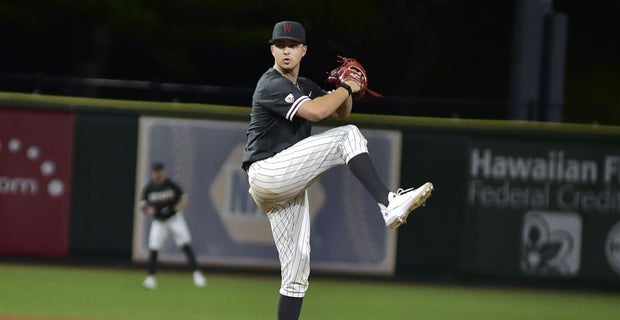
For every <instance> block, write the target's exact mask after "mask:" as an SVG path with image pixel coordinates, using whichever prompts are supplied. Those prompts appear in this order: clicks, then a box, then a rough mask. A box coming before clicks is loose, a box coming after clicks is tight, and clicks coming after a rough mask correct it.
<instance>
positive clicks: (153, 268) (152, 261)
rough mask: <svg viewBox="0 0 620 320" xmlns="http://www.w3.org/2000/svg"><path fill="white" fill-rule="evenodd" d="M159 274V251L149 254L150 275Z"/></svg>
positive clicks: (152, 251)
mask: <svg viewBox="0 0 620 320" xmlns="http://www.w3.org/2000/svg"><path fill="white" fill-rule="evenodd" d="M155 272H157V250H151V251H150V252H149V275H155Z"/></svg>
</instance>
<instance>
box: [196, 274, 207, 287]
mask: <svg viewBox="0 0 620 320" xmlns="http://www.w3.org/2000/svg"><path fill="white" fill-rule="evenodd" d="M194 285H195V286H196V287H199V288H202V287H204V286H206V285H207V278H205V276H203V275H202V272H200V271H198V270H196V271H194Z"/></svg>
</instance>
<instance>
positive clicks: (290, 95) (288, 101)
mask: <svg viewBox="0 0 620 320" xmlns="http://www.w3.org/2000/svg"><path fill="white" fill-rule="evenodd" d="M284 101H286V102H287V103H293V101H295V96H293V94H292V93H289V94H288V96H286V98H284Z"/></svg>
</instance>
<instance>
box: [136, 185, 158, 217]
mask: <svg viewBox="0 0 620 320" xmlns="http://www.w3.org/2000/svg"><path fill="white" fill-rule="evenodd" d="M146 199H147V190H146V189H144V190H143V191H142V201H140V203H139V204H138V209H139V210H140V211H142V212H143V213H146V214H149V215H154V214H155V207H153V206H151V205H149V203H148V202H147V200H146Z"/></svg>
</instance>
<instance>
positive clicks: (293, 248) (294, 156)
mask: <svg viewBox="0 0 620 320" xmlns="http://www.w3.org/2000/svg"><path fill="white" fill-rule="evenodd" d="M364 152H368V148H367V147H366V139H365V138H364V136H363V135H362V133H361V132H360V131H359V129H358V128H357V127H356V126H354V125H347V126H342V127H337V128H333V129H330V130H327V131H325V132H323V133H320V134H316V135H313V136H310V137H308V138H306V139H304V140H301V141H299V142H298V143H296V144H294V145H293V146H291V147H289V148H288V149H286V150H283V151H282V152H280V153H278V154H276V155H274V156H273V157H271V158H267V159H264V160H261V161H257V162H255V163H253V164H252V165H251V166H250V168H249V169H248V181H249V183H250V190H249V192H250V194H251V195H252V198H253V199H254V201H255V202H256V203H257V204H258V206H259V207H261V209H263V210H264V211H265V212H266V213H267V216H268V217H269V222H270V224H271V232H272V234H273V240H274V242H275V244H276V248H277V249H278V255H279V257H280V268H281V273H282V284H281V287H280V294H282V295H285V296H289V297H296V298H300V297H303V296H304V295H305V293H306V290H307V289H308V277H309V275H310V211H309V207H308V206H309V204H308V195H307V192H306V189H307V188H308V187H309V186H310V185H312V183H314V182H315V181H316V180H317V179H318V178H319V177H320V176H321V175H322V174H323V173H324V172H325V171H327V170H328V169H330V168H333V167H335V166H339V165H343V164H346V163H348V162H349V160H351V159H352V158H353V157H355V156H356V155H358V154H361V153H364Z"/></svg>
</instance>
